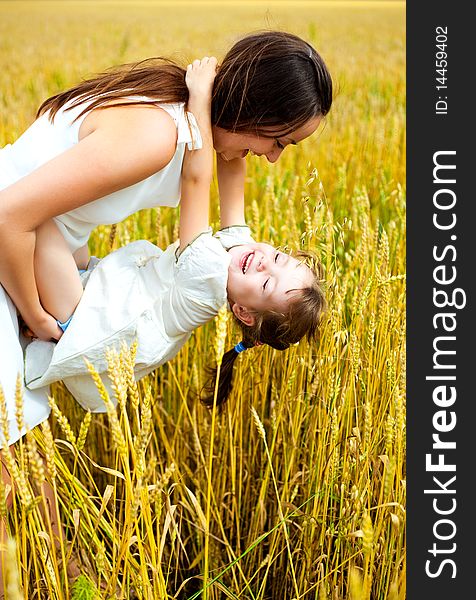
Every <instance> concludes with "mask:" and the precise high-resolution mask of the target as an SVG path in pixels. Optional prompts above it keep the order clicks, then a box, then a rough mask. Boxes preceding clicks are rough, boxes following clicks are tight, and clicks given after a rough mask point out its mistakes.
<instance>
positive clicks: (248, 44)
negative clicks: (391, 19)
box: [37, 31, 332, 136]
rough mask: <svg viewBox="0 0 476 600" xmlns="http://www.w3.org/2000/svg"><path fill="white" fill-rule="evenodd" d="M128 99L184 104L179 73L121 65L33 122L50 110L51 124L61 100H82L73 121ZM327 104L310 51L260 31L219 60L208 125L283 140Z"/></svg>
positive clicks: (153, 63)
mask: <svg viewBox="0 0 476 600" xmlns="http://www.w3.org/2000/svg"><path fill="white" fill-rule="evenodd" d="M130 96H146V97H147V98H150V99H151V100H150V103H151V104H152V103H153V102H154V101H155V102H156V101H157V100H159V101H160V102H164V103H174V102H185V103H186V102H187V101H188V90H187V86H186V84H185V69H183V68H182V67H180V66H179V65H177V64H175V63H174V62H173V61H170V60H168V59H166V58H161V57H156V58H148V59H145V60H143V61H140V62H136V63H129V64H125V65H121V66H120V67H116V68H113V69H111V70H109V71H106V72H104V73H101V74H99V75H97V76H96V77H93V78H91V79H87V80H84V81H82V82H81V83H79V84H78V85H76V86H74V87H72V88H70V89H69V90H67V91H65V92H61V93H59V94H56V95H55V96H52V97H51V98H48V99H47V100H45V102H43V104H42V105H41V106H40V108H39V109H38V113H37V117H38V116H40V115H42V114H44V113H45V112H47V111H50V112H49V118H50V119H51V120H53V119H54V116H55V115H56V113H57V112H58V111H59V110H60V109H61V108H62V107H63V106H64V105H65V104H66V103H68V102H70V103H71V104H70V105H69V107H71V108H72V107H74V106H77V105H80V104H81V103H83V102H85V101H89V104H88V105H87V106H86V107H85V108H84V110H83V111H82V112H81V113H80V114H79V115H78V117H77V118H79V116H81V115H83V114H84V113H86V112H87V111H90V110H93V109H94V108H98V107H100V106H104V105H105V104H108V105H111V104H114V103H115V101H117V104H119V103H121V104H124V98H125V97H130ZM138 103H139V101H134V100H132V99H131V100H130V101H128V102H125V104H138ZM140 103H141V104H143V103H144V102H140ZM331 104H332V79H331V76H330V74H329V71H328V70H327V67H326V65H325V64H324V61H323V60H322V58H321V57H320V56H319V54H318V53H317V52H316V51H315V50H314V48H313V47H312V46H311V45H309V44H308V43H307V42H305V41H304V40H302V39H301V38H299V37H297V36H296V35H293V34H290V33H286V32H282V31H262V32H257V33H253V34H251V35H248V36H246V37H244V38H243V39H241V40H239V41H238V42H237V43H236V44H234V45H233V46H232V48H231V49H230V50H229V51H228V53H227V54H226V56H225V57H224V59H223V60H222V62H221V64H220V66H219V68H218V72H217V76H216V78H215V83H214V89H213V98H212V123H213V124H214V125H217V126H219V127H223V128H224V129H226V130H228V131H236V132H238V131H241V132H243V131H246V132H253V133H262V129H263V128H270V129H271V130H273V131H274V135H276V133H277V132H278V131H279V133H280V134H282V135H284V134H286V133H289V132H291V131H294V130H296V129H298V128H299V127H300V126H301V125H303V124H304V123H306V122H307V121H308V120H309V119H311V118H313V117H316V116H319V115H322V116H324V115H326V114H327V113H328V112H329V110H330V107H331ZM265 134H266V132H265ZM268 134H269V135H270V136H273V134H272V133H271V132H268Z"/></svg>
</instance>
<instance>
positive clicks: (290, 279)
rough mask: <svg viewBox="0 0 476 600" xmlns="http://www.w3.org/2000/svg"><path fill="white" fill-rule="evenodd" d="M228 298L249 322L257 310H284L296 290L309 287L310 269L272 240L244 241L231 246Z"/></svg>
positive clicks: (242, 318) (312, 277)
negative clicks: (275, 244)
mask: <svg viewBox="0 0 476 600" xmlns="http://www.w3.org/2000/svg"><path fill="white" fill-rule="evenodd" d="M228 252H229V254H230V256H231V262H230V266H229V268H228V284H227V292H228V300H229V302H230V306H231V309H232V310H233V312H234V313H235V315H236V316H237V317H238V318H239V319H240V320H242V321H243V322H244V323H246V324H247V325H252V324H253V323H254V320H255V317H254V314H255V313H256V312H261V311H263V310H276V311H279V312H285V311H286V307H287V304H288V303H289V301H290V300H291V299H292V297H293V295H294V292H295V291H296V290H301V289H303V288H305V287H310V286H311V285H312V283H313V280H314V275H313V273H312V271H311V269H310V268H309V267H308V266H307V265H305V264H304V263H303V262H302V261H300V260H298V259H296V258H293V257H292V256H289V254H285V253H284V252H280V251H279V250H276V248H274V247H273V246H270V245H269V244H261V243H254V244H242V245H240V246H234V247H233V248H230V250H228Z"/></svg>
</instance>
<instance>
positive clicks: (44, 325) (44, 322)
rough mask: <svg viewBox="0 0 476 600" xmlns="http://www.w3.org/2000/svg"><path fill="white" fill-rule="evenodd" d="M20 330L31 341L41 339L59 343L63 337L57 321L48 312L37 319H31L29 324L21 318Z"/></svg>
mask: <svg viewBox="0 0 476 600" xmlns="http://www.w3.org/2000/svg"><path fill="white" fill-rule="evenodd" d="M19 324H20V330H21V332H22V334H23V335H24V336H25V337H27V338H31V339H36V338H37V339H40V340H44V341H45V342H50V341H58V340H59V339H60V338H61V336H62V335H63V331H62V329H60V327H58V324H57V323H56V319H55V318H54V317H52V316H51V315H50V314H48V313H47V312H43V315H41V317H39V318H37V319H33V320H32V319H29V320H28V323H26V321H24V320H23V318H22V317H21V316H20V318H19Z"/></svg>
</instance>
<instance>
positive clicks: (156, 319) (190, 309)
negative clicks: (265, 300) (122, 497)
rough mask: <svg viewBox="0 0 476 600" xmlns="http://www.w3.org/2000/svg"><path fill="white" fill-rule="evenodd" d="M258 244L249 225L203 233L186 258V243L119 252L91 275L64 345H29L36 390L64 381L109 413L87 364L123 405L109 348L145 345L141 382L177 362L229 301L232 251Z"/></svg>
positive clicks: (29, 379) (86, 402) (135, 245)
mask: <svg viewBox="0 0 476 600" xmlns="http://www.w3.org/2000/svg"><path fill="white" fill-rule="evenodd" d="M220 236H221V237H222V239H223V245H222V241H221V240H220V239H219V238H220ZM251 241H252V238H251V236H250V232H249V229H248V228H247V227H236V228H228V230H227V231H222V232H221V233H220V234H218V235H217V236H213V235H212V232H211V230H210V231H208V232H205V233H202V234H201V235H200V236H198V237H197V238H196V239H195V240H194V241H193V242H192V243H191V244H190V245H189V246H187V247H186V248H185V249H184V250H183V252H182V253H181V254H180V256H179V257H178V258H177V257H176V251H177V248H178V242H176V243H175V244H171V245H170V246H169V247H168V248H167V249H166V250H165V251H162V250H160V249H159V248H157V246H154V245H153V244H151V243H150V242H147V241H145V240H140V241H137V242H132V243H131V244H128V245H127V246H124V247H122V248H120V249H119V250H116V251H115V252H112V253H111V254H109V255H108V256H106V257H105V258H103V259H102V260H101V261H99V263H98V264H97V265H96V267H95V268H94V269H93V270H92V272H91V274H90V275H89V278H88V281H87V283H86V286H85V290H84V294H83V296H82V298H81V301H80V303H79V305H78V307H77V308H76V311H75V313H74V316H73V319H72V321H71V323H70V325H69V327H68V329H67V330H66V332H65V333H64V335H63V336H62V337H61V339H60V341H59V342H58V343H57V344H54V343H51V342H42V341H39V340H35V341H33V342H32V343H31V344H30V345H29V346H28V347H27V349H26V354H25V381H26V384H27V386H28V388H29V389H30V390H34V389H36V388H38V387H42V386H44V385H47V384H50V383H52V382H54V381H58V380H60V379H61V380H62V381H63V382H64V383H65V385H66V387H67V388H68V389H69V390H70V392H71V393H72V394H73V396H74V397H75V398H76V400H77V401H78V402H79V403H80V404H81V405H82V406H83V407H84V408H86V409H89V410H91V411H93V412H104V411H105V405H104V402H103V401H102V399H101V398H100V396H99V393H98V390H97V388H96V386H95V384H94V382H93V380H92V378H91V376H90V374H89V373H88V370H87V366H86V364H85V359H87V360H88V361H89V362H91V363H92V364H93V365H94V367H95V368H96V370H97V371H98V372H99V374H100V375H101V377H102V380H103V383H104V384H105V386H106V388H107V389H108V391H109V392H110V396H111V399H112V400H113V401H115V400H114V397H113V393H112V390H111V387H110V381H109V378H108V377H107V361H106V356H105V351H106V348H115V349H116V350H117V351H119V350H120V346H121V343H122V342H126V343H127V344H128V345H130V344H131V343H132V342H133V341H134V340H137V341H138V349H137V356H136V366H135V375H136V378H137V379H140V378H141V377H144V376H145V375H147V374H148V373H150V372H151V371H152V370H154V369H155V368H156V367H158V366H159V365H162V364H163V363H165V362H167V361H168V360H170V359H172V358H173V357H174V356H175V355H176V354H177V353H178V351H179V350H180V348H181V347H182V346H183V345H184V344H185V342H186V341H187V340H188V338H189V337H190V335H191V333H192V331H193V330H194V329H196V328H197V327H199V326H200V325H203V324H204V323H206V322H207V321H209V320H210V319H211V318H212V317H214V316H215V315H216V314H217V313H218V311H219V309H220V307H221V306H223V305H224V304H225V303H226V301H227V293H226V286H227V280H228V266H229V264H230V256H229V253H228V252H227V251H226V250H225V247H227V246H230V245H235V244H244V243H249V242H251ZM224 246H225V247H224Z"/></svg>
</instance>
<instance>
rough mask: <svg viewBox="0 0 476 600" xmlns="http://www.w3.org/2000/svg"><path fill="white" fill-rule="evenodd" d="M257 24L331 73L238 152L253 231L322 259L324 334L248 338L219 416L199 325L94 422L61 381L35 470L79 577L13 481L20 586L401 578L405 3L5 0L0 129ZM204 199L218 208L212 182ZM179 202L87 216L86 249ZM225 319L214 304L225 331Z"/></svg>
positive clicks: (206, 336) (147, 233) (337, 594)
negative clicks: (264, 142)
mask: <svg viewBox="0 0 476 600" xmlns="http://www.w3.org/2000/svg"><path fill="white" fill-rule="evenodd" d="M263 28H268V29H269V28H272V29H283V30H288V31H291V32H293V33H296V34H297V35H300V36H302V37H303V38H305V39H306V40H307V41H309V42H310V43H312V44H313V45H314V46H315V47H316V48H317V50H318V51H319V52H320V53H321V54H322V56H323V57H324V59H325V61H326V63H327V65H328V67H329V69H330V71H331V74H332V76H333V80H334V84H335V87H336V95H335V100H334V104H333V107H332V110H331V113H330V114H329V116H328V117H327V118H326V120H325V124H324V127H322V128H321V130H320V131H319V132H318V133H317V134H316V135H314V136H313V137H312V138H310V139H308V140H305V141H304V142H303V143H302V144H299V146H298V147H296V148H290V149H288V150H286V152H285V153H284V155H283V156H282V158H281V159H280V161H279V162H278V163H276V164H275V165H270V164H268V163H267V162H266V160H265V159H263V158H261V159H260V158H257V157H252V158H250V159H249V163H248V165H249V166H248V177H247V187H246V197H247V217H248V220H249V224H250V226H251V228H252V231H253V233H254V235H255V237H256V238H257V239H259V240H262V241H269V242H271V243H274V244H276V245H281V246H285V247H288V248H290V249H298V248H311V249H314V250H316V251H317V252H318V254H319V255H320V257H321V260H322V262H323V264H324V266H325V270H326V281H327V284H326V286H327V297H328V305H329V309H328V312H327V315H326V318H325V319H324V323H323V328H322V334H321V339H320V342H319V344H318V345H314V346H312V347H311V346H309V345H308V344H307V343H304V342H303V343H301V344H300V345H299V346H296V347H292V348H291V349H289V350H288V351H286V352H284V353H279V352H277V351H274V350H271V349H269V348H264V347H260V348H258V349H256V350H253V351H252V352H247V353H244V354H243V355H241V357H240V359H239V360H238V361H237V362H238V365H237V367H236V370H235V386H234V392H233V393H232V396H231V398H230V400H229V404H228V407H227V410H226V411H225V412H224V414H222V415H218V416H217V417H216V419H212V414H211V413H210V412H209V411H208V410H207V409H205V408H203V407H202V406H201V405H200V403H199V401H198V400H197V397H196V393H197V391H198V390H199V389H200V387H201V385H202V384H203V382H204V377H205V374H204V370H205V367H206V366H207V365H208V364H210V363H211V362H212V361H213V360H214V342H215V337H216V335H215V324H214V323H210V324H209V325H207V326H206V327H203V328H202V329H201V330H199V331H196V332H195V333H194V334H193V335H192V338H191V340H190V342H189V343H188V344H187V346H186V347H185V348H184V349H183V350H182V351H181V352H180V354H179V355H178V356H177V357H176V358H175V359H174V360H173V361H171V362H170V363H169V364H167V365H165V366H163V367H161V368H159V369H158V370H157V372H156V373H155V374H154V375H153V376H150V377H148V378H147V379H146V380H143V381H141V382H140V384H139V386H138V387H137V388H135V386H134V385H133V383H132V382H129V384H130V393H129V398H128V400H127V402H125V403H123V406H122V408H120V409H119V410H118V416H119V421H118V424H117V423H116V424H114V418H113V423H112V425H111V423H110V418H108V417H107V416H105V415H93V417H92V421H91V423H90V424H88V421H89V417H85V413H84V411H82V409H81V408H80V407H79V406H78V405H76V404H75V401H74V400H73V399H72V398H71V397H70V396H69V395H68V394H67V392H66V391H65V389H64V388H63V387H62V386H61V384H58V385H56V386H54V388H53V390H52V395H53V396H54V398H55V401H56V403H57V405H58V407H59V410H60V411H61V413H62V415H63V416H65V417H67V419H68V421H69V423H70V425H71V428H72V431H73V433H71V432H69V431H68V429H67V427H66V426H65V422H64V420H63V419H62V418H61V417H60V418H58V416H59V413H58V412H57V413H56V416H52V418H51V421H50V422H51V426H52V429H53V434H54V437H55V438H56V443H55V445H54V460H55V467H53V466H52V464H51V462H50V463H49V467H48V469H46V477H48V478H50V479H52V478H53V481H54V486H55V490H56V493H57V499H58V503H59V506H60V509H61V515H62V518H63V521H64V523H65V530H66V535H67V538H68V540H67V541H68V544H67V543H66V541H65V543H64V544H63V547H64V548H65V549H66V548H68V552H70V551H71V552H73V553H74V555H76V556H77V558H78V560H79V562H80V564H81V571H82V573H83V575H84V577H83V578H80V580H79V581H78V582H76V584H72V583H71V582H68V580H67V576H66V573H65V572H64V568H63V563H64V561H61V560H60V558H59V557H58V555H57V554H55V553H54V552H51V551H50V550H51V548H50V546H49V541H48V535H46V533H47V532H48V527H49V525H48V523H47V522H46V521H47V519H45V518H44V517H42V516H41V513H40V511H39V510H38V508H34V507H32V506H30V505H26V504H25V503H24V502H22V500H21V499H20V500H18V501H17V502H16V506H15V510H14V511H13V512H12V513H11V514H10V515H9V517H8V518H9V527H10V534H11V536H12V537H14V538H15V539H16V540H17V546H16V550H15V556H16V562H17V565H18V577H19V581H20V584H21V587H22V590H23V591H22V595H21V596H20V597H24V598H55V599H56V598H58V599H60V598H83V597H84V598H101V599H102V598H116V597H122V598H141V599H142V598H147V599H155V598H183V599H185V598H190V599H191V598H198V597H204V598H205V597H207V598H213V599H219V598H246V599H256V600H258V599H281V598H282V599H289V600H290V599H291V598H296V599H306V600H308V599H309V600H310V599H311V598H312V599H316V600H323V599H325V598H328V599H329V600H330V599H332V600H338V599H339V600H340V599H344V598H346V599H347V598H348V599H352V600H360V599H368V598H371V599H384V598H390V599H392V600H393V599H397V598H398V599H402V598H404V597H405V404H404V395H405V29H404V28H405V4H404V3H401V2H339V1H337V2H330V1H329V2H312V1H307V2H306V1H302V2H300V1H293V2H286V1H281V2H280V1H275V2H266V1H261V2H254V1H246V0H242V1H240V2H212V1H210V2H199V1H198V2H155V1H152V0H151V1H138V2H127V1H123V2H121V1H116V2H113V1H111V2H109V1H104V2H89V1H71V2H68V1H66V2H43V1H39V2H21V1H19V2H8V1H7V2H0V146H3V145H5V144H7V143H10V142H12V141H14V140H15V139H16V138H17V137H18V136H19V135H20V134H21V133H22V131H23V130H24V129H25V128H26V127H28V125H29V124H30V123H31V122H32V121H33V119H34V115H35V112H36V110H37V108H38V106H39V105H40V103H41V102H42V101H43V100H44V99H45V98H46V97H48V96H50V95H52V94H54V93H56V92H57V91H59V90H62V89H64V88H66V87H68V86H69V85H72V84H73V83H75V82H77V81H78V80H79V79H80V78H82V77H86V76H88V75H91V74H93V73H96V72H99V71H101V70H104V69H106V68H108V67H110V66H112V65H116V64H120V63H123V62H129V61H135V60H140V59H142V58H145V57H148V56H167V57H170V58H173V59H175V60H176V61H177V62H180V63H182V64H184V65H186V64H187V62H189V61H190V60H191V59H193V58H195V57H200V56H203V55H210V54H214V55H216V56H217V57H218V58H220V57H221V56H223V55H224V54H225V52H226V50H227V49H228V48H229V47H230V46H231V44H232V43H233V42H234V41H235V40H236V39H237V38H238V37H240V36H241V35H242V34H244V33H247V32H249V31H253V30H257V29H263ZM212 201H213V204H214V208H213V213H212V214H213V219H214V222H215V224H218V222H219V215H218V211H217V191H216V186H215V189H214V190H213V193H212ZM177 215H178V209H177V210H175V209H165V208H164V209H160V210H151V211H142V212H141V213H139V214H137V215H134V216H132V217H130V218H129V219H127V220H126V221H125V222H123V223H120V224H118V225H117V228H111V227H102V228H99V229H98V230H97V231H96V232H95V233H94V235H93V237H92V238H91V241H90V250H91V253H92V254H95V255H97V256H103V255H104V254H106V253H107V252H109V251H110V250H111V249H116V248H118V247H119V246H121V245H123V244H125V243H127V242H129V241H132V240H135V239H139V238H147V239H149V240H150V241H152V242H154V243H157V244H158V245H159V246H161V247H163V246H165V245H166V244H168V243H169V242H171V241H173V239H175V235H176V222H177ZM237 335H238V333H237V332H236V331H235V330H234V329H233V327H232V325H231V323H230V322H229V323H228V334H227V341H226V347H227V348H228V347H229V346H230V345H231V344H233V343H236V342H237V341H238V338H237ZM126 359H127V356H126V355H125V356H123V357H122V362H121V361H120V360H119V361H118V362H117V361H116V362H117V364H116V365H115V366H114V367H113V369H114V370H115V371H116V372H117V373H118V372H120V371H121V369H122V370H123V371H124V369H125V370H126V371H127V369H126V368H125V366H124V365H125V363H127V360H126ZM121 365H122V366H121ZM252 409H253V410H254V411H255V414H254V415H253V412H252ZM85 418H86V421H85ZM81 424H83V425H82V430H81V434H80V435H79V436H78V433H79V432H80V429H81ZM116 425H117V427H118V428H119V429H117V427H116ZM86 426H88V431H87V434H86V433H85V429H86ZM120 431H122V436H123V437H122V441H121V437H120V434H119V432H120ZM114 432H115V433H114ZM134 436H135V438H136V439H135V441H134ZM37 441H38V443H39V444H40V445H42V444H44V439H43V437H42V434H40V433H38V436H37ZM49 447H51V444H50V445H49ZM212 451H213V452H212ZM211 452H212V459H213V460H210V453H211ZM50 454H51V453H50ZM50 458H52V457H50ZM20 462H21V461H20ZM20 467H21V469H24V470H27V469H28V468H29V467H28V465H27V464H24V463H21V464H20ZM210 467H211V469H210ZM30 471H31V472H32V476H33V479H35V476H38V475H37V473H36V474H35V470H34V469H32V468H31V466H30ZM42 531H43V532H45V535H43V534H42V533H41V532H42ZM65 552H66V550H65ZM81 594H83V595H81ZM86 594H89V595H86Z"/></svg>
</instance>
